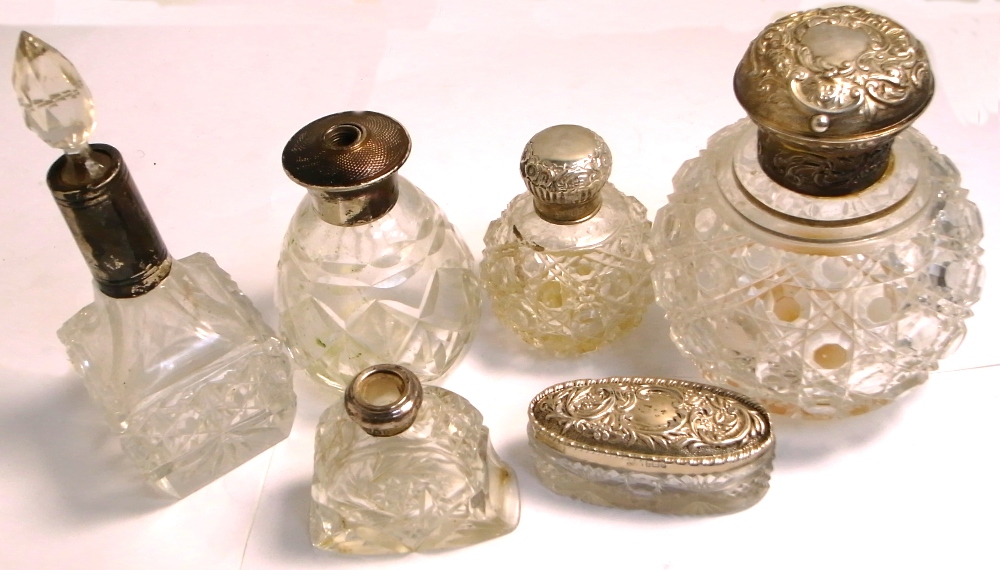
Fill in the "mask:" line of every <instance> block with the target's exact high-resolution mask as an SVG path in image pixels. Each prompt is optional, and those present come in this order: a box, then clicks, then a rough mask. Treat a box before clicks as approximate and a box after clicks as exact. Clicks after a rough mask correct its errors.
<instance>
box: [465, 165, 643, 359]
mask: <svg viewBox="0 0 1000 570" xmlns="http://www.w3.org/2000/svg"><path fill="white" fill-rule="evenodd" d="M601 195H602V197H603V204H602V206H601V209H600V210H598V212H597V213H596V214H595V215H594V216H593V217H591V218H589V219H587V220H585V221H583V222H579V223H575V224H565V225H560V224H553V223H550V222H547V221H545V220H543V219H542V218H540V217H539V216H538V214H537V213H536V212H535V208H534V206H533V201H532V196H531V194H529V193H527V192H525V193H523V194H520V195H518V196H517V197H516V198H514V200H512V201H511V203H510V204H509V205H508V206H507V209H506V210H504V211H503V213H502V214H501V215H500V218H499V219H497V220H494V221H493V222H492V223H490V226H489V228H488V229H487V230H486V237H485V238H484V241H485V243H486V249H485V250H484V251H483V262H482V277H483V283H484V285H485V287H486V291H487V292H488V293H489V295H490V299H491V300H492V302H493V311H494V312H495V313H496V316H497V319H499V321H500V322H501V323H503V324H504V325H505V326H507V327H508V328H510V329H511V330H513V331H514V332H516V333H517V334H518V335H519V336H520V337H521V338H522V339H523V340H524V341H525V342H527V343H528V344H531V345H533V346H536V347H538V348H541V349H543V350H546V351H548V352H551V353H554V354H558V355H573V354H580V353H584V352H589V351H591V350H595V349H597V348H600V347H602V346H604V345H606V344H608V343H610V342H611V341H613V340H615V339H616V338H618V337H620V336H621V335H622V334H624V333H625V332H627V331H629V330H631V329H633V328H635V327H636V326H637V325H638V324H639V323H640V322H641V321H642V317H643V315H644V314H645V312H646V307H647V306H648V305H649V303H651V302H652V301H653V293H652V288H651V286H650V279H649V271H650V263H649V251H648V243H649V229H650V223H649V221H647V220H646V209H645V208H644V207H643V206H642V204H640V203H639V201H638V200H636V199H635V198H632V197H631V196H627V195H625V194H623V193H621V192H620V191H618V190H617V189H616V188H615V187H614V186H613V185H611V184H606V185H605V186H604V189H603V190H601Z"/></svg>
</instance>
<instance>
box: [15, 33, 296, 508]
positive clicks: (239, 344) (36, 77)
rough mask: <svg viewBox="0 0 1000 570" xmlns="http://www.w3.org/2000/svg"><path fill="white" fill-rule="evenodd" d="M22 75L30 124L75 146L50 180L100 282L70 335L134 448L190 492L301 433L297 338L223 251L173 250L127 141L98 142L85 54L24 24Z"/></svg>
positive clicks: (73, 349)
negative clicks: (272, 317)
mask: <svg viewBox="0 0 1000 570" xmlns="http://www.w3.org/2000/svg"><path fill="white" fill-rule="evenodd" d="M14 87H15V90H16V91H17V95H18V100H19V102H20V103H21V106H22V107H23V108H24V116H25V121H26V123H27V125H28V127H29V128H31V130H33V131H34V132H35V133H37V134H38V135H39V136H40V137H41V138H42V139H43V140H45V142H47V143H49V144H50V145H51V146H53V147H56V148H61V149H63V150H64V151H65V152H66V154H65V155H63V156H62V157H60V158H59V159H58V160H56V162H55V163H54V164H53V165H52V167H51V168H50V169H49V173H48V179H47V182H48V185H49V188H50V189H51V190H52V194H53V196H54V197H55V200H56V203H57V204H58V205H59V209H60V211H61V212H62V214H63V217H64V218H65V219H66V222H67V224H68V225H69V227H70V230H71V231H72V232H73V237H74V238H75V239H76V241H77V244H78V245H79V246H80V251H81V252H82V253H83V256H84V258H85V259H86V261H87V264H88V265H89V267H90V271H91V273H92V274H93V276H94V283H95V291H94V302H93V303H91V304H90V305H87V306H86V307H84V308H83V309H82V310H81V311H80V312H78V313H77V314H76V315H74V316H73V317H72V318H71V319H70V320H69V321H67V322H66V324H65V325H63V326H62V328H61V329H59V339H60V340H61V341H62V342H63V344H65V345H66V349H67V352H68V353H69V357H70V360H71V361H72V362H73V365H74V366H75V367H76V369H77V370H78V371H79V373H80V374H81V376H83V381H84V384H85V385H86V387H87V391H88V392H89V393H90V396H91V398H93V400H94V401H95V402H96V403H97V404H98V405H99V406H100V407H101V408H102V409H103V411H104V414H105V416H106V418H107V420H108V422H109V423H110V425H111V426H112V428H113V429H114V430H115V431H116V432H118V434H119V437H120V441H121V446H122V449H123V450H124V451H125V454H126V455H127V456H129V458H130V459H131V460H132V461H133V462H134V463H135V464H136V465H137V466H138V467H139V469H140V470H141V472H142V474H143V477H144V478H145V479H146V480H147V481H148V482H149V483H150V484H151V485H153V486H154V487H156V488H158V489H160V490H161V491H163V492H165V493H167V494H169V495H172V496H174V497H178V498H179V497H183V496H185V495H188V494H190V493H191V492H193V491H195V490H197V489H199V488H201V487H202V486H204V485H206V484H207V483H210V482H211V481H214V480H215V479H217V478H219V477H220V476H222V475H223V474H225V473H227V472H228V471H230V470H232V469H233V468H235V467H237V466H239V465H241V464H243V463H244V462H246V461H247V460H249V459H250V458H252V457H254V456H255V455H257V454H259V453H261V452H262V451H264V450H266V449H268V448H269V447H271V446H273V445H274V444H275V443H277V442H279V441H281V440H283V439H284V438H285V437H287V436H288V433H289V431H290V430H291V426H292V419H293V416H294V415H295V394H294V393H293V392H292V383H291V376H290V362H289V359H288V357H287V354H286V352H285V350H284V348H283V347H282V345H281V343H280V342H279V341H278V340H277V339H276V338H275V337H274V333H273V332H271V330H270V329H269V328H268V327H267V325H266V324H264V321H263V319H262V318H261V316H260V313H258V312H257V310H256V309H255V308H254V307H253V305H251V303H250V301H249V300H248V299H247V298H246V297H245V296H244V295H243V294H242V293H241V292H240V290H239V289H238V288H237V286H236V284H235V283H234V282H233V280H232V279H231V278H230V277H229V275H228V274H227V273H226V272H224V271H223V270H222V269H220V268H219V266H218V265H217V264H216V263H215V260H213V259H212V258H211V257H209V256H208V255H207V254H205V253H196V254H194V255H192V256H190V257H187V258H184V259H180V260H176V261H175V260H173V259H172V258H171V257H170V255H169V254H168V253H167V250H166V247H165V246H164V244H163V241H162V240H161V239H160V235H159V233H158V232H157V230H156V226H155V225H153V220H152V219H151V218H150V216H149V212H148V211H147V210H146V207H145V205H144V204H143V202H142V198H141V197H140V196H139V192H138V191H137V190H136V187H135V183H134V182H133V180H132V177H131V176H130V175H129V171H128V169H127V168H126V166H125V162H124V161H123V160H122V156H121V154H119V152H118V151H117V150H116V149H115V148H114V147H112V146H109V145H105V144H94V145H88V144H87V139H88V138H89V136H90V133H91V131H92V130H93V127H94V106H93V102H92V101H91V98H90V92H89V90H88V89H87V87H86V85H84V83H83V81H82V80H81V79H80V77H79V75H78V74H77V71H76V69H75V68H74V67H73V64H72V63H70V62H69V61H68V60H67V59H66V58H65V57H63V56H62V54H60V53H59V52H58V51H56V50H55V49H53V48H52V47H51V46H49V45H48V44H46V43H45V42H43V41H41V40H39V39H38V38H36V37H34V36H32V35H30V34H28V33H26V32H22V33H21V38H20V42H19V44H18V47H17V53H16V59H15V62H14Z"/></svg>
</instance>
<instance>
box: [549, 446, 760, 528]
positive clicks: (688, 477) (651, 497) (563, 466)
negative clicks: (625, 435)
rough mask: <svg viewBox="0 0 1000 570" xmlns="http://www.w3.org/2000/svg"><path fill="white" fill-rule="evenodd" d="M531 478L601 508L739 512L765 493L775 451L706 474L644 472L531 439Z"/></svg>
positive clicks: (683, 511)
mask: <svg viewBox="0 0 1000 570" xmlns="http://www.w3.org/2000/svg"><path fill="white" fill-rule="evenodd" d="M529 442H530V444H531V451H532V456H533V458H534V463H535V473H537V474H538V479H539V480H540V481H541V482H542V484H543V485H545V486H546V487H548V488H549V489H551V490H552V491H553V492H556V493H559V494H560V495H566V496H568V497H573V498H574V499H580V500H581V501H585V502H587V503H592V504H595V505H601V506H603V507H616V508H620V509H642V510H646V511H651V512H654V513H661V514H672V515H715V514H723V513H732V512H736V511H742V510H743V509H746V508H749V507H751V506H753V505H755V504H757V503H758V502H759V501H760V500H761V499H762V498H763V497H764V495H765V494H766V493H767V490H768V488H769V487H770V481H771V467H772V464H773V462H774V451H773V448H772V449H771V450H768V451H767V452H765V453H764V454H762V455H761V456H760V457H757V458H755V459H754V460H753V461H751V462H749V463H746V464H744V465H740V466H737V467H734V468H732V469H728V470H724V471H715V472H710V473H645V472H639V471H631V470H628V469H621V468H617V469H616V468H612V467H607V466H604V465H598V464H595V463H591V462H588V461H579V460H576V459H572V458H570V457H567V456H565V455H562V454H559V453H556V452H555V451H554V450H553V449H552V448H551V447H549V446H547V445H545V444H544V443H539V442H538V441H535V439H534V438H529Z"/></svg>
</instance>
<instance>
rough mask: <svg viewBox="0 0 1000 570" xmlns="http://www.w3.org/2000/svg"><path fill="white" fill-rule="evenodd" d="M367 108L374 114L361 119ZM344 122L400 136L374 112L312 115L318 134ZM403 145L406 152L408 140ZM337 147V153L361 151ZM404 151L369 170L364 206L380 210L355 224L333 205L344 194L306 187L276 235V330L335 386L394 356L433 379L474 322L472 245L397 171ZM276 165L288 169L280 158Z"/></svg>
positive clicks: (370, 136) (476, 294)
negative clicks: (371, 187)
mask: <svg viewBox="0 0 1000 570" xmlns="http://www.w3.org/2000/svg"><path fill="white" fill-rule="evenodd" d="M372 117H374V119H375V120H377V121H379V123H376V124H375V126H373V127H372V126H370V125H369V126H366V125H367V123H365V121H367V120H369V119H370V118H372ZM345 121H351V122H350V123H349V124H351V125H354V124H359V125H361V127H364V128H365V129H367V131H366V133H365V136H366V137H367V138H366V139H365V140H366V141H369V142H372V143H375V142H378V139H379V134H380V133H379V131H378V128H379V125H380V124H381V123H386V124H389V125H390V127H391V128H392V129H393V134H394V135H396V136H398V137H401V138H403V137H405V131H403V130H402V127H401V126H399V125H398V123H395V121H392V119H389V118H388V117H385V116H384V115H379V114H377V113H370V112H366V113H341V114H337V115H331V116H330V117H325V118H323V119H320V120H319V121H317V122H316V123H320V122H322V125H321V126H322V127H323V128H324V129H326V130H327V131H329V130H332V129H336V128H337V127H341V126H343V125H344V124H345ZM389 121H391V123H388V122H389ZM313 125H315V123H314V124H311V125H309V126H307V127H306V128H305V129H303V130H304V131H305V130H307V129H310V128H313ZM361 127H359V128H361ZM300 133H301V131H300ZM298 136H299V135H297V137H298ZM295 140H296V139H295V138H293V142H294V141H295ZM403 142H405V145H406V146H405V150H406V151H407V152H408V150H409V139H408V138H403ZM290 144H292V143H290ZM345 147H346V148H345V150H344V154H345V155H349V154H350V153H358V152H365V149H366V147H365V146H364V145H363V144H362V145H361V146H351V145H345ZM329 150H330V148H329V146H327V147H324V148H323V149H321V151H324V152H326V151H329ZM286 152H287V151H286ZM310 152H312V151H310ZM384 154H385V153H381V154H378V156H384ZM337 158H339V157H337ZM361 158H362V159H364V160H371V159H370V158H366V157H361ZM390 158H392V157H391V156H390ZM405 158H406V154H405V153H401V154H398V155H397V156H396V158H395V160H392V161H384V162H383V163H381V167H382V169H383V171H388V174H387V175H386V174H385V173H384V172H382V173H381V174H380V175H383V176H384V182H385V185H384V186H383V187H382V188H376V191H375V192H373V193H374V194H377V196H375V197H374V198H373V197H371V196H369V197H366V200H369V202H368V203H367V204H366V205H365V206H364V208H367V210H365V211H369V212H370V211H372V210H373V209H374V208H375V206H378V208H379V209H380V211H378V212H376V213H374V214H371V215H368V216H366V217H365V218H364V219H362V220H361V221H354V220H349V219H344V218H343V216H342V215H341V210H336V209H335V208H334V207H339V204H340V203H341V202H342V199H341V198H340V197H339V196H337V194H338V193H347V192H343V191H342V190H340V189H335V190H329V189H325V188H320V189H317V188H316V186H317V185H315V184H313V185H309V184H306V185H307V187H309V188H310V192H311V194H310V195H307V196H306V197H305V198H304V199H303V200H302V202H301V204H300V205H299V208H298V210H297V211H296V212H295V215H294V216H293V218H292V220H291V223H290V225H289V227H288V232H287V233H286V235H285V240H284V245H283V246H282V250H281V256H280V260H279V261H278V280H277V292H276V303H277V307H278V315H279V318H278V322H279V326H278V328H279V332H280V334H281V337H282V339H283V340H284V341H285V342H286V344H287V345H288V346H289V348H290V349H291V351H292V355H293V356H294V358H295V360H296V362H297V363H298V364H299V365H300V366H302V367H303V368H304V369H305V370H306V371H307V372H308V373H309V374H310V375H311V376H312V377H313V378H315V379H317V380H319V381H321V382H322V383H324V384H326V385H329V386H332V387H336V388H338V389H343V387H344V386H346V385H347V383H348V382H350V380H351V379H352V378H353V377H354V376H355V375H356V374H357V373H358V372H359V371H360V370H362V369H364V368H367V367H368V366H371V365H374V364H378V363H380V362H395V363H399V364H402V365H405V366H407V367H408V368H409V369H411V370H412V371H413V372H414V373H415V374H416V375H417V376H418V377H420V378H421V380H422V381H430V380H434V379H437V378H439V377H441V376H442V375H444V374H445V373H446V372H447V371H448V370H449V369H450V368H451V367H452V366H454V365H455V364H456V363H457V362H458V361H459V360H460V358H461V357H462V355H463V354H464V350H465V348H466V347H467V346H468V344H469V342H470V341H471V340H472V337H473V334H474V333H475V330H476V326H477V325H478V322H479V313H480V304H481V299H480V290H479V280H478V277H477V276H476V273H475V265H474V261H473V257H472V253H471V252H470V251H469V248H468V246H467V245H466V244H465V242H464V241H463V240H462V238H461V236H460V235H459V234H458V232H457V231H456V230H455V227H454V226H453V225H452V224H451V223H450V222H449V221H448V219H447V218H446V217H445V215H444V213H443V212H442V211H441V208H440V207H439V206H438V205H437V204H435V203H434V202H433V201H432V200H431V199H430V198H428V197H427V195H426V194H424V193H423V192H421V191H420V189H418V188H417V187H415V186H414V185H413V184H411V183H410V182H409V181H408V180H406V179H405V178H403V177H402V176H399V175H398V174H396V172H395V170H396V169H397V168H399V166H400V165H401V164H402V163H403V161H404V160H405ZM344 160H345V161H346V159H344ZM286 170H289V173H290V174H291V175H292V176H293V178H295V175H296V173H295V172H293V169H292V168H291V167H288V168H286ZM341 170H342V169H341ZM341 170H337V171H336V172H335V173H334V174H335V175H338V176H341V175H342V174H341ZM296 181H297V182H300V183H303V182H302V180H301V179H299V178H296ZM351 183H352V184H356V182H355V181H352V182H351ZM385 194H389V195H391V199H389V200H387V201H386V202H387V203H386V204H381V205H380V204H377V203H375V201H376V200H377V199H380V197H381V196H383V195H385ZM373 203H374V204H375V206H372V204H373ZM352 207H353V206H352ZM383 208H384V209H383ZM331 209H333V211H331ZM362 209H363V208H362Z"/></svg>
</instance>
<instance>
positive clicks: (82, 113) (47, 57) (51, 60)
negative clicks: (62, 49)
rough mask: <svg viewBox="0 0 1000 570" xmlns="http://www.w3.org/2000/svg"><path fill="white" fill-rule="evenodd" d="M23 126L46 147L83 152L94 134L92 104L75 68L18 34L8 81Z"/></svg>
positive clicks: (26, 35) (33, 39)
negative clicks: (19, 110)
mask: <svg viewBox="0 0 1000 570" xmlns="http://www.w3.org/2000/svg"><path fill="white" fill-rule="evenodd" d="M12 82H13V84H14V91H15V92H16V93H17V101H18V103H20V104H21V108H22V109H24V122H25V124H26V125H27V126H28V128H29V129H31V130H32V131H34V132H35V134H37V135H38V136H39V137H41V139H42V140H43V141H45V142H46V143H48V144H49V145H50V146H53V147H55V148H59V149H62V150H64V151H66V152H68V153H79V152H85V151H86V148H87V140H88V139H89V138H90V133H91V132H93V130H94V120H95V115H94V102H93V99H92V98H91V96H90V90H89V89H88V88H87V86H86V85H85V84H84V83H83V79H81V78H80V74H79V73H78V72H77V70H76V67H74V66H73V64H72V63H70V61H69V60H68V59H66V57H65V56H63V54H61V53H59V51H58V50H56V49H55V48H53V47H52V46H50V45H49V44H47V43H45V42H43V41H42V40H40V39H38V38H36V37H35V36H33V35H31V34H29V33H28V32H21V37H20V40H19V41H18V44H17V51H16V53H15V56H14V73H13V77H12Z"/></svg>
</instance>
